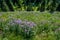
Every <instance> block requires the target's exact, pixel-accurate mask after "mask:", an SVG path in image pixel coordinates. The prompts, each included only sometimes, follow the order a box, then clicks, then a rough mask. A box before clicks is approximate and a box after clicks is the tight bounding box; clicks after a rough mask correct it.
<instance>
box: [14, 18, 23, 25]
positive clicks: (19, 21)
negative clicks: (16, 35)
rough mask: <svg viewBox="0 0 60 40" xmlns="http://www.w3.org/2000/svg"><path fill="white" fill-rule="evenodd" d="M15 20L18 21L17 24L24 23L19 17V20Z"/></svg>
mask: <svg viewBox="0 0 60 40" xmlns="http://www.w3.org/2000/svg"><path fill="white" fill-rule="evenodd" d="M14 22H15V23H17V24H21V23H22V21H21V20H19V19H18V20H15V21H14Z"/></svg>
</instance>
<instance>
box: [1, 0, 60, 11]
mask: <svg viewBox="0 0 60 40" xmlns="http://www.w3.org/2000/svg"><path fill="white" fill-rule="evenodd" d="M46 10H47V11H50V12H53V11H60V0H0V12H1V11H5V12H6V11H41V12H42V11H46Z"/></svg>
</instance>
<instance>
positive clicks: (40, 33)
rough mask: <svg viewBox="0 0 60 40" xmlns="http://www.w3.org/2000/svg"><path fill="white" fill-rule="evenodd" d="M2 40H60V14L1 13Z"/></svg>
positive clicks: (0, 29) (0, 35) (0, 31)
mask: <svg viewBox="0 0 60 40" xmlns="http://www.w3.org/2000/svg"><path fill="white" fill-rule="evenodd" d="M0 40H60V12H54V13H53V14H50V13H49V12H26V11H24V12H23V11H22V12H6V13H5V12H4V13H2V12H1V13H0Z"/></svg>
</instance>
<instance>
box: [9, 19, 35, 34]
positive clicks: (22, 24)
mask: <svg viewBox="0 0 60 40" xmlns="http://www.w3.org/2000/svg"><path fill="white" fill-rule="evenodd" d="M11 25H12V28H13V27H14V26H15V25H18V26H17V27H19V28H20V29H18V30H20V32H21V31H22V32H23V33H24V35H30V34H32V33H33V30H34V28H35V26H36V24H35V23H34V22H31V21H22V20H20V19H14V20H11V21H10V26H11ZM13 29H14V28H13ZM22 32H21V33H22Z"/></svg>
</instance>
